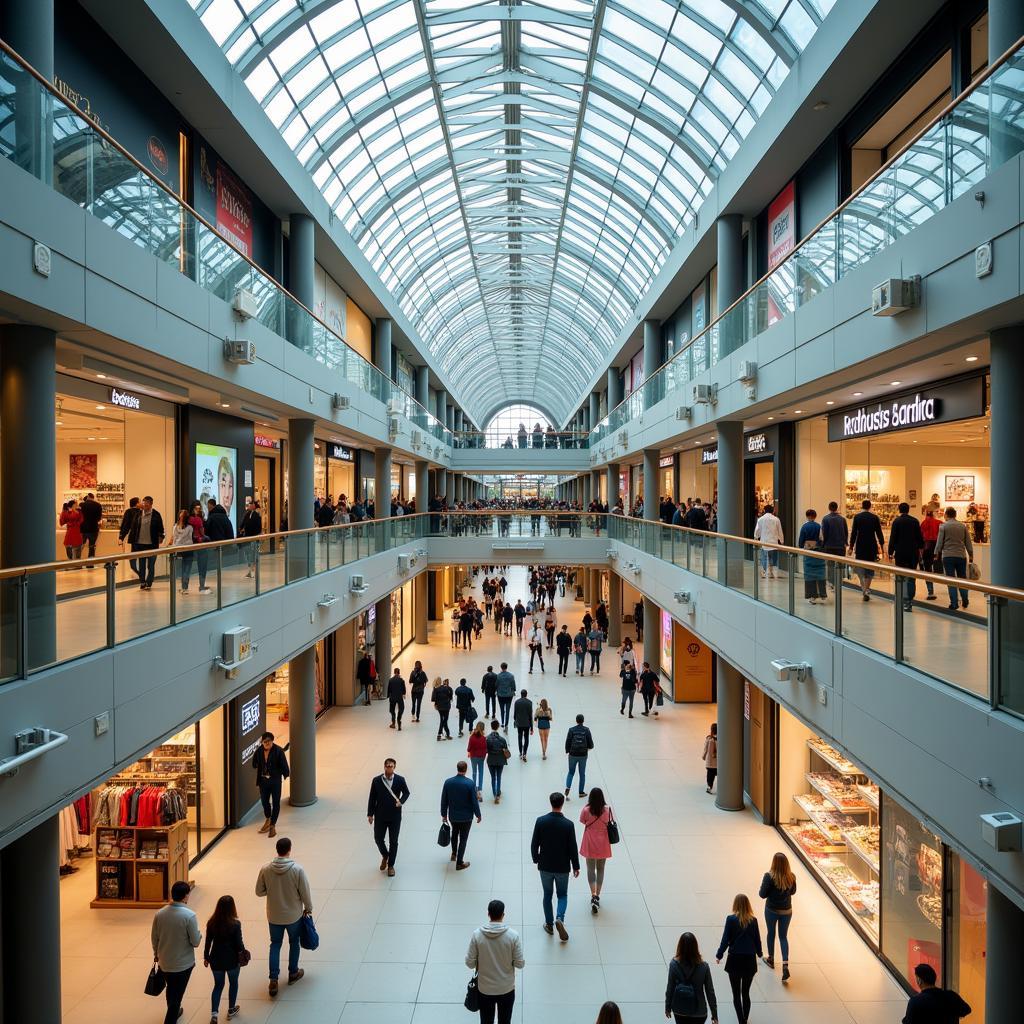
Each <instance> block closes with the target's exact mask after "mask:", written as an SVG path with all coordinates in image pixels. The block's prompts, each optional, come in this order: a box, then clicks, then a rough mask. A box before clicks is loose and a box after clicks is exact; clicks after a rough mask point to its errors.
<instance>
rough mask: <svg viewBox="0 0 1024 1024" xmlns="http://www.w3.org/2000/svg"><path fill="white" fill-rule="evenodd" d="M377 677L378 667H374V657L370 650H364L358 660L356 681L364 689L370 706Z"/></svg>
mask: <svg viewBox="0 0 1024 1024" xmlns="http://www.w3.org/2000/svg"><path fill="white" fill-rule="evenodd" d="M376 678H377V669H376V668H375V667H374V664H373V659H372V658H371V657H370V652H369V651H363V656H362V657H361V658H360V659H359V661H358V662H356V681H357V682H358V683H359V688H360V689H361V690H362V691H363V696H364V697H365V704H366V707H369V706H370V690H371V689H372V687H373V683H374V680H375V679H376Z"/></svg>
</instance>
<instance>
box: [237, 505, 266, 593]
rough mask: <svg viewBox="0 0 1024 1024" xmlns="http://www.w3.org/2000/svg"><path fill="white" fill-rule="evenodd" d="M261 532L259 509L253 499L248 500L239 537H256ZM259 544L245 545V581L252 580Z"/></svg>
mask: <svg viewBox="0 0 1024 1024" xmlns="http://www.w3.org/2000/svg"><path fill="white" fill-rule="evenodd" d="M262 532H263V517H262V516H261V515H260V507H259V505H257V504H256V499H255V498H250V499H249V500H248V501H247V502H246V503H245V515H244V516H242V523H241V525H240V526H239V527H238V536H239V537H258V536H259V535H260V534H261V533H262ZM258 547H259V543H258V542H257V543H255V544H246V545H245V561H246V563H247V564H248V566H249V571H248V572H247V573H246V574H245V575H246V578H247V579H252V576H253V566H254V565H255V564H256V549H257V548H258Z"/></svg>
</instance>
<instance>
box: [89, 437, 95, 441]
mask: <svg viewBox="0 0 1024 1024" xmlns="http://www.w3.org/2000/svg"><path fill="white" fill-rule="evenodd" d="M88 440H89V441H95V440H96V438H95V437H90V438H88Z"/></svg>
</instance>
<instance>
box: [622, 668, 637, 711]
mask: <svg viewBox="0 0 1024 1024" xmlns="http://www.w3.org/2000/svg"><path fill="white" fill-rule="evenodd" d="M619 677H620V678H621V679H622V684H621V687H620V689H621V691H622V703H621V704H620V705H619V714H620V715H624V714H625V713H626V703H627V701H628V702H629V717H630V718H632V717H633V700H634V699H635V698H636V687H637V677H636V668H635V667H634V666H633V665H630V664H629V663H628V662H627V663H625V664H623V666H622V668H620V669H619Z"/></svg>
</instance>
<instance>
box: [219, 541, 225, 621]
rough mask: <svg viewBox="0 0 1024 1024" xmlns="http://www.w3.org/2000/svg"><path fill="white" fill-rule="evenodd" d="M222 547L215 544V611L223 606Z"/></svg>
mask: <svg viewBox="0 0 1024 1024" xmlns="http://www.w3.org/2000/svg"><path fill="white" fill-rule="evenodd" d="M223 590H224V548H223V547H222V546H221V545H219V544H218V545H217V611H220V610H221V608H223V607H224V598H223V596H222V594H223Z"/></svg>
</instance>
